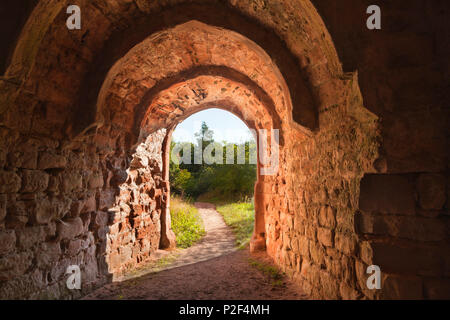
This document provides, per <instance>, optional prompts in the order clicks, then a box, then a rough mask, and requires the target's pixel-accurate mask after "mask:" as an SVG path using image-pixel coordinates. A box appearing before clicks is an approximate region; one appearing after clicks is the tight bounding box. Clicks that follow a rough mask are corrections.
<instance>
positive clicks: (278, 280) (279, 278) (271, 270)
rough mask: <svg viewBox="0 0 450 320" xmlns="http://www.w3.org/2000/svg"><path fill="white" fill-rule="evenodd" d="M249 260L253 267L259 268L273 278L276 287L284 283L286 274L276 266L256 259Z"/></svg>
mask: <svg viewBox="0 0 450 320" xmlns="http://www.w3.org/2000/svg"><path fill="white" fill-rule="evenodd" d="M248 262H249V263H250V265H251V266H252V267H254V268H256V269H258V270H259V271H261V272H262V273H263V274H264V275H266V276H267V277H268V278H269V279H270V280H271V282H272V285H273V286H274V287H276V286H282V285H283V278H284V274H283V273H282V272H280V271H279V270H278V269H277V268H276V267H274V266H271V265H269V264H265V263H263V262H260V261H258V260H254V259H249V260H248Z"/></svg>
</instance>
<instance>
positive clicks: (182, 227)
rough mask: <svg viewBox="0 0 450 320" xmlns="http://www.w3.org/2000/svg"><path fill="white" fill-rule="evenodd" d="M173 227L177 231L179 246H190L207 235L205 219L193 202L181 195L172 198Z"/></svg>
mask: <svg viewBox="0 0 450 320" xmlns="http://www.w3.org/2000/svg"><path fill="white" fill-rule="evenodd" d="M170 215H171V218H172V229H173V232H175V236H176V241H177V247H180V248H188V247H190V246H192V245H193V244H194V243H195V242H197V241H198V240H200V239H201V238H202V237H203V236H204V235H205V228H204V227H203V221H202V219H201V217H200V215H199V213H198V210H197V208H195V207H194V206H193V205H192V204H191V203H189V202H187V201H184V200H182V199H181V198H179V197H172V198H171V199H170Z"/></svg>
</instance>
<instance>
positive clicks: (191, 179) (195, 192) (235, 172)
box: [170, 122, 256, 247]
mask: <svg viewBox="0 0 450 320" xmlns="http://www.w3.org/2000/svg"><path fill="white" fill-rule="evenodd" d="M196 138H197V141H196V143H195V144H194V143H190V142H184V143H183V144H181V147H179V148H178V149H181V150H180V151H179V153H178V154H177V152H172V151H173V149H174V148H175V147H176V143H175V142H173V143H172V145H171V161H170V183H171V191H172V195H175V196H176V198H175V199H176V200H175V202H174V201H173V200H172V202H171V207H172V209H171V212H172V211H174V213H172V227H174V226H176V224H177V223H180V224H182V225H186V224H188V223H184V222H182V221H185V220H187V219H189V218H188V217H187V215H189V214H194V212H195V211H193V210H192V209H186V208H188V207H189V205H188V204H186V205H185V206H183V208H185V209H184V210H181V211H177V212H175V209H174V203H175V205H180V203H181V201H182V200H181V199H195V200H197V201H202V202H211V203H214V204H216V207H217V211H218V212H219V213H220V214H222V216H223V217H224V220H225V223H226V224H227V225H229V226H230V227H231V228H232V229H233V232H234V234H235V237H236V245H237V246H238V247H244V246H245V245H246V244H247V243H248V242H249V241H250V238H251V235H252V232H253V225H254V219H255V218H254V217H255V214H254V205H253V201H252V197H253V192H254V185H255V181H256V164H252V163H250V162H252V161H251V152H252V151H253V150H256V146H255V143H254V142H250V141H247V142H245V143H242V144H240V145H236V144H234V145H233V148H234V150H233V151H234V154H233V157H234V162H233V164H226V163H227V161H226V156H227V151H226V150H227V148H229V144H228V143H227V142H225V141H224V142H217V141H214V139H213V132H212V131H211V130H210V129H209V128H208V125H207V124H206V123H205V122H203V123H202V127H201V130H200V131H199V132H198V133H196ZM211 144H213V145H214V148H213V151H212V152H211V153H210V154H208V153H206V154H205V152H204V151H205V149H206V148H207V147H208V146H210V145H211ZM178 149H177V150H176V151H178ZM196 149H197V155H198V154H199V152H198V150H201V154H202V156H203V159H202V160H203V161H201V163H198V162H199V161H198V159H197V161H195V160H196V159H195V156H196V151H195V150H196ZM186 150H188V151H190V155H189V154H188V155H186V154H184V152H186ZM238 150H241V152H242V153H241V154H242V155H244V157H245V161H242V160H241V161H238V154H239V151H238ZM220 152H222V153H221V154H220ZM228 152H229V151H228ZM217 153H218V154H217ZM174 154H175V157H174ZM207 157H212V158H215V159H219V157H223V158H222V161H221V162H222V163H223V164H221V163H215V162H220V161H215V162H214V161H213V160H214V159H208V158H207ZM205 158H206V159H205ZM182 159H183V160H184V161H180V160H182ZM186 159H189V160H190V161H185V160H186ZM186 162H189V163H186ZM238 162H240V163H239V164H238ZM242 162H245V163H242ZM177 197H178V198H177ZM194 209H195V208H194ZM180 212H183V213H180ZM174 214H175V216H174ZM177 220H178V221H177ZM177 232H178V233H179V234H180V235H182V234H183V233H180V231H179V230H178V231H175V233H176V236H177V243H184V244H188V243H190V242H189V241H185V240H179V239H178V237H179V235H178V234H177ZM193 233H195V232H193ZM185 234H186V237H187V235H188V234H190V232H186V233H185ZM179 246H180V245H179Z"/></svg>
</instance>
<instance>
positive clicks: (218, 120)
mask: <svg viewBox="0 0 450 320" xmlns="http://www.w3.org/2000/svg"><path fill="white" fill-rule="evenodd" d="M202 121H205V122H206V124H207V125H208V127H209V129H210V130H212V131H214V140H215V141H218V142H222V141H223V140H226V141H227V142H232V143H241V142H245V141H253V140H254V139H253V137H252V135H251V133H250V131H249V129H248V127H247V126H246V125H245V123H244V122H242V120H241V119H239V118H238V117H236V116H235V115H234V114H232V113H230V112H228V111H224V110H222V109H215V108H214V109H208V110H204V111H200V112H197V113H195V114H193V115H192V116H190V117H189V118H187V119H186V120H184V121H183V122H181V123H180V124H178V126H177V127H176V128H175V131H174V132H173V135H172V139H173V141H175V142H195V141H196V140H195V136H194V133H196V132H198V131H199V130H200V127H201V124H202Z"/></svg>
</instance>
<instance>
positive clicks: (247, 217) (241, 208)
mask: <svg viewBox="0 0 450 320" xmlns="http://www.w3.org/2000/svg"><path fill="white" fill-rule="evenodd" d="M216 209H217V211H218V212H219V213H220V214H221V215H222V216H223V219H224V220H225V223H226V224H227V225H228V226H230V227H231V229H232V230H233V232H234V235H235V237H236V245H237V246H238V247H240V248H244V247H245V246H246V245H247V244H248V243H249V242H250V238H251V237H252V234H253V226H254V223H255V207H254V205H253V203H252V202H237V203H229V204H218V205H217V207H216Z"/></svg>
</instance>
